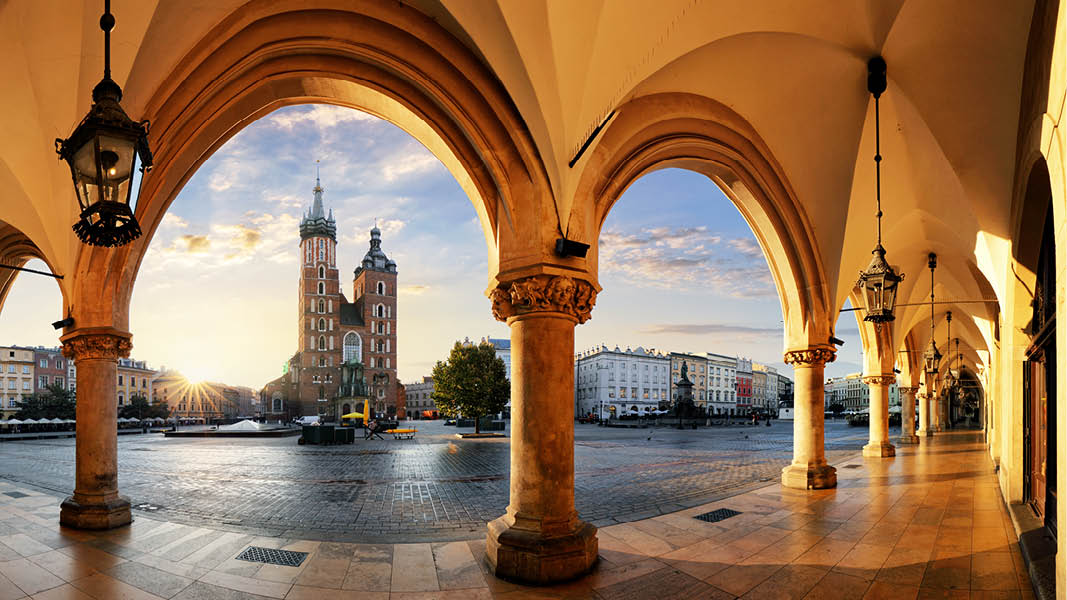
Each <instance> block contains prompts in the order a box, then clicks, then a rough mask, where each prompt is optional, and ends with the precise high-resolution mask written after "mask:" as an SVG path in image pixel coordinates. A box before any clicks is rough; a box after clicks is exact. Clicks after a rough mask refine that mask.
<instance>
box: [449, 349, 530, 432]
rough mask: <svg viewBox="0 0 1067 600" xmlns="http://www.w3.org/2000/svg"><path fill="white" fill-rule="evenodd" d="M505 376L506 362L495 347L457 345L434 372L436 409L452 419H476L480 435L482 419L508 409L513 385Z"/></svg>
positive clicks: (475, 428)
mask: <svg viewBox="0 0 1067 600" xmlns="http://www.w3.org/2000/svg"><path fill="white" fill-rule="evenodd" d="M505 373H506V371H505V370H504V361H503V360H501V359H499V358H497V356H496V349H495V348H494V347H493V345H492V344H489V343H487V342H483V343H481V344H478V345H474V344H469V343H468V344H462V343H460V342H456V345H454V346H452V351H451V352H450V353H449V355H448V360H446V361H445V362H441V361H438V362H437V364H436V365H434V368H433V387H434V391H433V399H434V402H435V403H436V404H437V409H438V410H439V411H441V413H442V414H444V415H447V416H450V417H456V416H459V415H463V416H466V417H473V418H474V419H475V421H474V423H475V425H474V430H475V431H476V432H479V431H480V430H481V429H480V425H479V423H478V421H479V418H480V417H482V416H483V415H489V414H495V413H498V412H500V411H502V410H504V407H505V406H507V403H508V398H509V397H510V396H511V382H510V381H508V378H507V375H505Z"/></svg>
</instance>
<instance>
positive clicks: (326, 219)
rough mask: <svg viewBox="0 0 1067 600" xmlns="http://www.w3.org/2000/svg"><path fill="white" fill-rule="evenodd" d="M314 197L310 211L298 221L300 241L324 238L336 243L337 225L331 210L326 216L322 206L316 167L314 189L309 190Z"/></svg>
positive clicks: (320, 183) (320, 186)
mask: <svg viewBox="0 0 1067 600" xmlns="http://www.w3.org/2000/svg"><path fill="white" fill-rule="evenodd" d="M311 191H312V192H313V193H314V195H315V197H314V200H312V202H311V211H310V212H308V213H305V214H304V218H303V219H301V220H300V239H302V240H305V239H307V238H309V237H314V236H325V237H328V238H330V239H331V240H333V241H335V242H336V241H337V223H336V222H335V221H334V220H333V209H331V210H330V214H329V215H327V214H326V211H325V209H324V208H323V206H322V192H323V191H325V190H323V189H322V182H321V181H320V180H319V173H318V166H316V167H315V187H314V188H312V190H311Z"/></svg>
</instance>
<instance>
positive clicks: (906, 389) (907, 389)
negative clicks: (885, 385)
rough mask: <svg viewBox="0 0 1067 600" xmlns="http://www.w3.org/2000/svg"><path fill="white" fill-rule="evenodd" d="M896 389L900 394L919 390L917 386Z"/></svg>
mask: <svg viewBox="0 0 1067 600" xmlns="http://www.w3.org/2000/svg"><path fill="white" fill-rule="evenodd" d="M897 389H898V390H899V391H900V393H901V394H914V393H915V392H918V391H919V388H917V387H900V388H897Z"/></svg>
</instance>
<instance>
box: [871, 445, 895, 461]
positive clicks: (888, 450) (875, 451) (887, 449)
mask: <svg viewBox="0 0 1067 600" xmlns="http://www.w3.org/2000/svg"><path fill="white" fill-rule="evenodd" d="M896 455H897V449H896V448H894V447H893V444H890V443H889V442H871V443H869V444H867V445H866V446H864V447H863V456H865V457H867V458H888V457H890V456H896Z"/></svg>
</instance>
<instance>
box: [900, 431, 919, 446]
mask: <svg viewBox="0 0 1067 600" xmlns="http://www.w3.org/2000/svg"><path fill="white" fill-rule="evenodd" d="M897 443H898V444H918V443H919V436H917V435H915V434H914V433H913V434H911V435H907V434H901V435H900V437H899V438H897Z"/></svg>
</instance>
